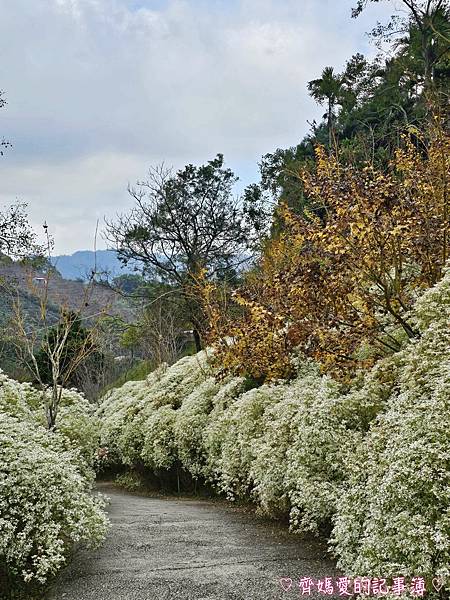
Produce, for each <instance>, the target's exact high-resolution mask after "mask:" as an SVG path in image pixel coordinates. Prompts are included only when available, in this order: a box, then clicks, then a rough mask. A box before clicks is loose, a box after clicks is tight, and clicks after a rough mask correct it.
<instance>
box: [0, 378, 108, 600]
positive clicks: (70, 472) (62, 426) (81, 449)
mask: <svg viewBox="0 0 450 600" xmlns="http://www.w3.org/2000/svg"><path fill="white" fill-rule="evenodd" d="M45 404H46V401H45V398H43V396H42V392H40V391H38V390H36V389H35V388H33V386H31V385H30V384H28V383H18V382H16V381H13V380H11V379H9V378H8V377H7V376H6V375H5V374H4V373H2V372H0V573H2V576H3V577H6V579H7V580H8V581H9V582H10V585H11V586H12V587H13V588H14V587H16V586H22V585H23V584H24V583H25V584H32V583H33V582H34V583H38V584H43V583H45V582H46V581H47V580H48V578H49V577H51V576H53V575H54V574H55V573H56V572H57V571H58V570H59V569H60V568H61V567H62V566H63V565H64V563H65V562H66V560H67V557H68V555H69V553H70V551H71V549H72V547H73V545H74V544H76V543H78V542H85V543H88V544H96V543H98V542H100V541H101V540H102V539H103V537H104V535H105V533H106V530H107V526H108V522H107V518H106V515H105V513H104V511H103V507H104V501H103V500H102V499H101V498H95V497H94V496H93V495H92V493H91V488H92V482H93V476H94V471H93V464H94V456H95V451H96V449H97V448H98V434H99V424H98V420H97V419H96V418H95V416H94V415H93V414H92V410H91V408H90V405H89V403H88V402H87V400H86V399H85V398H83V397H82V396H81V395H80V394H78V393H77V392H76V391H75V390H64V391H63V395H62V400H61V406H60V411H59V414H58V418H57V421H56V428H55V431H48V430H47V429H46V428H45V426H44V425H45V423H46V419H45V410H44V406H45ZM9 591H10V592H12V591H13V590H9Z"/></svg>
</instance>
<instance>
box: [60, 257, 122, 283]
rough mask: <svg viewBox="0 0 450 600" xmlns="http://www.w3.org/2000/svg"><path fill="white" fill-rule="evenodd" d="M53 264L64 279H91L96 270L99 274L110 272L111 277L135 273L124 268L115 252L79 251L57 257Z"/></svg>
mask: <svg viewBox="0 0 450 600" xmlns="http://www.w3.org/2000/svg"><path fill="white" fill-rule="evenodd" d="M52 262H53V264H54V266H55V267H56V268H57V270H58V271H59V272H60V273H61V275H62V276H63V277H64V279H83V280H86V279H89V277H90V275H91V273H92V270H93V269H94V268H95V269H96V272H97V273H101V272H108V273H109V275H110V276H111V277H116V276H118V275H123V274H124V273H133V272H134V271H133V269H132V268H130V267H123V265H122V263H121V262H120V261H119V259H118V258H117V254H116V252H115V251H114V250H97V252H93V251H92V250H78V251H77V252H74V254H71V255H67V254H64V255H61V256H55V257H53V259H52Z"/></svg>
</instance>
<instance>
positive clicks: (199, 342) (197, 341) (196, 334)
mask: <svg viewBox="0 0 450 600" xmlns="http://www.w3.org/2000/svg"><path fill="white" fill-rule="evenodd" d="M192 333H193V335H194V342H195V349H196V351H197V352H200V350H202V340H201V337H200V333H199V331H198V329H196V328H195V327H194V329H193V331H192Z"/></svg>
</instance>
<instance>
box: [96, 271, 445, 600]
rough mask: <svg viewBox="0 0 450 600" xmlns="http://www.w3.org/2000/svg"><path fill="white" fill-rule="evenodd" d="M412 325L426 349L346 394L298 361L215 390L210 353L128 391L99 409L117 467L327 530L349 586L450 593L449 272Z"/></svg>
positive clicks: (409, 351)
mask: <svg viewBox="0 0 450 600" xmlns="http://www.w3.org/2000/svg"><path fill="white" fill-rule="evenodd" d="M412 318H414V319H415V321H416V325H417V327H418V328H420V330H421V332H422V336H421V338H420V339H418V340H417V341H416V342H408V343H405V346H404V348H403V350H402V351H400V352H398V353H397V354H395V355H393V356H390V357H389V358H386V359H385V360H383V361H381V362H379V363H378V364H377V365H376V366H375V367H374V368H373V369H372V370H371V371H369V372H366V373H363V374H361V375H360V376H359V377H358V378H357V379H356V380H355V381H354V383H353V384H352V386H351V387H350V389H349V388H348V386H347V387H344V386H343V385H342V384H339V383H337V382H336V381H334V380H333V379H331V378H330V377H328V376H325V375H322V374H321V373H320V371H319V369H318V368H317V367H316V366H315V365H313V364H311V363H303V364H300V366H299V371H298V376H297V378H296V379H295V380H294V381H291V382H277V383H276V384H272V385H263V386H261V387H259V388H255V389H251V390H249V391H245V387H244V386H245V381H244V380H243V379H241V378H229V379H227V380H225V381H221V382H220V383H218V382H217V380H216V379H215V378H214V373H212V372H211V370H210V368H209V367H208V361H207V356H206V354H205V352H202V353H200V354H198V355H196V356H193V357H188V358H184V359H182V360H181V361H179V362H178V363H176V364H175V365H174V366H172V367H170V368H160V369H159V370H158V371H156V372H155V373H152V374H151V375H150V376H149V378H148V379H147V380H146V381H144V382H129V383H127V384H125V385H124V386H123V387H122V388H120V389H117V390H114V391H113V392H111V393H109V394H108V395H107V396H106V397H105V398H104V400H103V403H102V405H101V407H100V409H99V416H100V417H101V422H102V443H103V444H104V445H105V446H107V447H108V449H109V460H110V462H112V463H115V464H124V465H129V466H130V467H133V466H136V465H138V464H139V465H142V464H144V465H145V466H147V467H148V468H149V469H162V468H163V469H169V468H170V467H172V466H173V465H174V464H178V465H180V464H181V465H182V466H183V467H184V469H186V470H187V471H189V472H190V473H191V475H192V476H193V477H201V478H204V479H206V480H207V481H209V482H211V483H212V484H213V485H214V486H215V487H216V488H217V490H218V491H220V492H222V493H224V494H226V496H227V497H228V498H229V499H231V500H232V499H235V498H248V499H252V500H253V501H254V502H255V503H256V504H257V505H258V507H259V510H260V511H262V512H265V513H267V514H271V515H283V514H289V517H290V524H291V529H292V530H293V531H305V530H307V531H314V532H327V533H328V534H329V535H330V549H331V550H332V551H333V552H334V554H335V556H336V557H337V560H338V565H339V567H340V568H341V569H342V570H343V571H344V572H345V573H346V574H348V575H349V576H352V575H362V576H373V577H381V576H384V577H394V576H398V575H403V576H405V577H406V576H411V577H413V576H417V577H424V578H425V579H426V582H427V586H428V587H427V589H430V586H431V581H432V579H433V578H436V577H437V578H439V577H442V578H443V579H444V580H446V581H447V583H446V584H445V585H446V586H447V587H448V588H449V589H450V572H449V565H450V327H449V325H450V273H447V274H446V276H445V277H444V278H443V280H442V281H441V282H440V283H439V284H438V285H437V286H436V287H435V288H433V289H431V290H428V291H427V292H426V293H425V294H424V295H423V296H422V297H421V299H420V300H419V301H418V302H417V305H416V308H415V312H414V315H412ZM433 593H434V592H431V593H430V594H429V596H428V597H432V595H433ZM441 593H442V592H441ZM396 597H398V596H396ZM405 597H407V594H406V596H405Z"/></svg>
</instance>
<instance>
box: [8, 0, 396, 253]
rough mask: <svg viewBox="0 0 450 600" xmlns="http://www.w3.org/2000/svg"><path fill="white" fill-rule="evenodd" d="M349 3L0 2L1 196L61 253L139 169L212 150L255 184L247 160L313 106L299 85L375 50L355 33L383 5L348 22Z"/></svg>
mask: <svg viewBox="0 0 450 600" xmlns="http://www.w3.org/2000/svg"><path fill="white" fill-rule="evenodd" d="M355 2H356V0H0V9H1V20H0V39H1V40H2V61H1V67H0V89H3V90H4V91H5V95H6V99H7V101H8V104H7V106H6V107H5V108H4V109H2V111H1V113H0V137H1V136H4V137H5V138H7V139H8V140H10V141H11V142H12V144H13V148H12V149H10V150H8V151H7V153H6V155H5V156H4V157H3V158H1V159H0V169H1V170H2V175H1V180H0V181H1V183H0V205H5V204H7V203H10V202H11V201H14V200H15V199H19V200H20V201H22V202H26V203H27V204H28V211H29V214H30V217H31V221H32V223H33V225H34V226H35V227H36V228H39V229H41V226H42V223H43V221H44V220H46V221H47V223H48V225H49V228H50V230H51V232H52V234H53V236H54V238H55V242H56V248H55V253H56V254H62V253H71V252H73V251H75V250H78V249H87V248H92V246H93V237H94V231H95V224H96V220H97V218H98V219H100V222H102V221H103V217H104V216H105V215H106V216H108V217H112V216H113V215H114V214H116V213H117V212H122V211H125V210H127V209H129V207H130V206H131V200H130V198H129V196H128V194H127V192H126V188H127V184H128V182H131V183H133V182H135V180H136V179H142V178H143V177H145V173H146V171H147V169H148V167H149V166H150V165H151V164H155V163H159V162H161V161H165V162H166V163H167V164H169V165H173V166H175V167H182V166H183V165H184V164H186V163H194V164H195V163H203V162H205V161H206V160H209V159H211V158H213V157H214V156H215V155H216V154H217V153H218V152H222V153H223V154H224V155H225V160H226V163H227V165H228V166H230V167H231V168H233V170H234V171H235V172H236V174H237V175H238V176H239V177H240V179H241V184H240V185H241V186H243V185H245V184H247V183H250V182H252V181H257V179H258V169H257V162H258V160H259V159H260V157H261V156H262V155H263V154H265V153H266V152H270V151H273V150H275V149H276V148H277V147H288V146H291V145H294V144H296V143H298V142H299V141H300V139H301V138H302V136H303V135H304V134H305V133H306V131H307V129H308V124H307V120H311V119H313V118H317V117H318V116H320V115H321V114H322V113H323V109H320V108H318V107H316V106H315V105H314V102H313V101H312V100H311V99H310V98H309V97H308V94H307V92H306V83H307V81H309V80H310V79H314V78H316V77H318V76H319V75H320V72H321V70H322V69H323V67H325V66H327V65H333V66H335V67H336V68H337V69H340V68H342V66H343V64H344V63H345V61H346V60H347V59H348V58H350V56H351V55H352V54H354V53H355V52H358V51H359V52H363V53H364V54H374V49H373V48H372V47H371V46H370V45H369V41H368V39H367V37H366V36H365V31H367V30H369V29H370V28H371V27H372V26H374V25H375V22H376V21H377V20H379V19H383V20H384V19H385V17H386V16H387V15H388V14H389V12H391V10H392V6H389V3H386V4H383V3H382V4H381V5H379V4H376V5H373V6H372V7H371V8H370V10H368V11H367V12H366V13H364V15H363V16H362V17H360V18H359V19H357V20H354V19H351V18H350V9H351V7H352V5H354V4H355ZM99 246H100V247H104V244H103V243H102V242H100V243H99Z"/></svg>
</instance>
